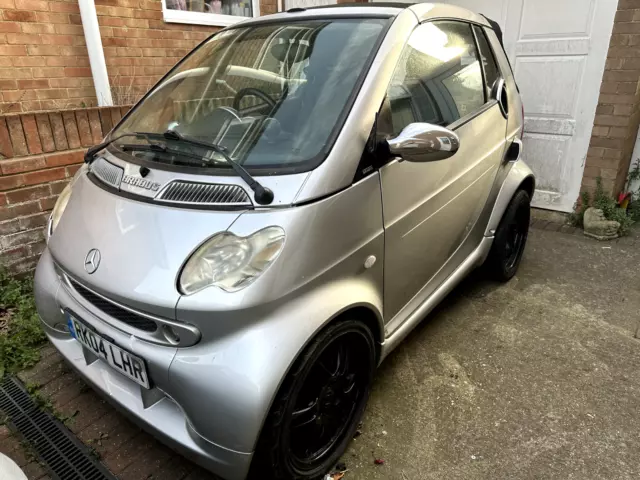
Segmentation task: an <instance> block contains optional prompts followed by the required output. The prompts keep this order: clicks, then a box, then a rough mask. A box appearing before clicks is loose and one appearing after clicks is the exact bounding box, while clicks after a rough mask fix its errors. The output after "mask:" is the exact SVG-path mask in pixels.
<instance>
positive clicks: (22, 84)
mask: <svg viewBox="0 0 640 480" xmlns="http://www.w3.org/2000/svg"><path fill="white" fill-rule="evenodd" d="M18 88H19V89H21V90H26V89H31V88H49V81H48V80H46V79H38V80H18Z"/></svg>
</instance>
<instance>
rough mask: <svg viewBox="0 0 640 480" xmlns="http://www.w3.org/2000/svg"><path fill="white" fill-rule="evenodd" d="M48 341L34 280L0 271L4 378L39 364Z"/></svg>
mask: <svg viewBox="0 0 640 480" xmlns="http://www.w3.org/2000/svg"><path fill="white" fill-rule="evenodd" d="M45 340H46V337H45V335H44V332H43V331H42V329H41V328H40V320H39V318H38V313H37V312H36V305H35V301H34V299H33V282H32V280H30V279H27V280H19V279H17V278H14V277H12V276H11V275H9V274H8V272H7V271H6V270H4V269H1V268H0V378H1V377H2V376H3V375H4V373H5V372H16V371H18V370H22V369H25V368H28V367H31V366H33V365H35V363H36V362H37V361H38V360H39V359H40V351H39V347H40V346H41V345H42V344H43V343H44V341H45Z"/></svg>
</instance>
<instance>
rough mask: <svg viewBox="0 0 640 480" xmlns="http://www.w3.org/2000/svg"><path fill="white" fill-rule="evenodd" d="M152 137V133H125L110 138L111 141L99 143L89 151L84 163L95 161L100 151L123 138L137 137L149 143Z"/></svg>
mask: <svg viewBox="0 0 640 480" xmlns="http://www.w3.org/2000/svg"><path fill="white" fill-rule="evenodd" d="M152 135H153V134H152V133H145V132H132V133H123V134H122V135H118V136H117V137H114V138H110V139H109V140H105V141H104V142H102V143H99V144H98V145H95V146H93V147H91V148H89V149H88V150H87V152H86V153H85V154H84V163H91V162H92V161H93V160H94V159H95V157H96V154H97V153H98V152H99V151H100V150H103V149H105V148H107V147H108V146H109V145H111V144H112V143H113V142H115V141H116V140H120V139H121V138H126V137H136V138H144V139H145V140H147V141H149V138H150V137H151V136H152ZM149 143H151V142H149Z"/></svg>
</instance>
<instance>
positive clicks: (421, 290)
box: [378, 20, 506, 334]
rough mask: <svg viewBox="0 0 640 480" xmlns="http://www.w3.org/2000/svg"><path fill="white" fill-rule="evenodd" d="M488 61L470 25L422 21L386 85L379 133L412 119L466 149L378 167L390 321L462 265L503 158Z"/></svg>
mask: <svg viewBox="0 0 640 480" xmlns="http://www.w3.org/2000/svg"><path fill="white" fill-rule="evenodd" d="M479 32H480V33H482V30H479ZM482 39H483V40H484V43H483V45H481V46H484V48H485V49H486V48H488V46H487V44H486V39H484V37H483V38H482ZM487 55H489V56H490V55H491V53H490V52H487V53H485V54H483V55H482V57H481V56H480V55H479V53H478V43H477V41H476V33H474V31H473V28H472V26H471V25H470V24H468V23H464V22H458V21H449V20H447V21H435V22H429V23H424V24H422V25H420V26H418V27H417V28H416V29H415V30H414V32H413V34H412V35H411V37H410V39H409V41H408V44H407V45H406V47H405V50H404V51H403V54H402V56H401V58H400V60H399V62H398V65H397V66H396V70H395V73H394V75H393V79H392V81H391V83H390V85H389V87H388V91H387V97H386V99H385V102H384V104H383V106H382V109H381V112H380V115H379V120H378V124H379V125H378V133H379V134H382V135H384V136H386V137H387V138H389V137H391V138H392V137H394V136H396V135H397V134H399V133H400V131H401V130H402V129H403V128H404V127H406V126H407V125H409V124H410V123H413V122H427V123H432V124H437V125H440V126H444V127H447V128H449V129H451V130H453V131H455V133H456V134H457V135H458V136H459V138H460V149H459V151H458V153H457V154H456V155H454V156H453V157H451V158H449V159H446V160H440V161H434V162H428V163H411V162H407V161H401V160H400V159H392V160H391V161H390V162H389V163H387V164H386V165H384V166H382V167H381V169H380V178H381V185H382V197H383V205H384V226H385V260H384V262H385V263H384V272H385V273H384V274H385V280H384V311H385V320H386V321H387V322H389V321H391V320H392V319H394V317H395V318H396V319H402V318H403V317H406V315H402V313H405V314H409V313H411V312H412V311H413V310H414V309H415V308H416V307H417V306H419V305H420V304H421V303H422V302H423V301H424V299H425V298H426V297H428V295H429V294H430V293H431V292H432V291H433V290H434V289H435V288H436V287H437V285H438V284H439V283H440V282H441V281H442V280H444V278H443V275H445V278H446V274H447V272H449V271H452V269H453V268H454V267H455V265H452V264H451V263H452V262H451V261H450V259H452V258H456V259H457V257H452V256H453V254H454V253H455V252H456V251H457V250H458V249H459V247H460V246H461V245H462V244H463V242H465V240H467V239H468V237H469V233H470V231H471V229H472V227H473V226H474V225H475V224H476V221H477V220H478V217H479V215H480V213H481V211H482V209H483V207H484V205H485V203H486V201H487V198H488V196H489V192H490V190H491V187H492V184H493V181H494V178H495V176H496V172H497V170H498V166H499V165H500V162H501V161H502V158H503V154H504V145H505V131H506V119H505V117H504V115H503V113H502V111H501V110H500V108H499V106H498V105H497V102H496V101H495V100H491V98H490V93H489V92H490V88H489V85H487V84H486V81H485V71H486V75H487V76H489V77H490V78H489V81H490V82H492V83H493V81H495V78H493V77H496V76H497V74H498V73H497V72H498V70H497V66H496V65H495V62H494V61H493V57H490V58H489V57H487ZM481 59H482V62H481ZM488 60H491V62H492V65H491V66H492V68H493V69H494V71H493V72H491V71H490V69H489V68H488V64H487V61H488ZM479 240H480V239H479V238H478V239H477V241H479ZM458 263H459V262H458ZM397 326H399V325H397ZM389 327H390V326H389ZM392 330H393V329H392V328H391V330H388V332H387V333H388V334H389V333H391V331H392Z"/></svg>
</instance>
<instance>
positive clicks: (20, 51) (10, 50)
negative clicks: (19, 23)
mask: <svg viewBox="0 0 640 480" xmlns="http://www.w3.org/2000/svg"><path fill="white" fill-rule="evenodd" d="M26 54H27V47H25V46H24V45H0V55H2V56H11V57H14V56H19V55H26Z"/></svg>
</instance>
